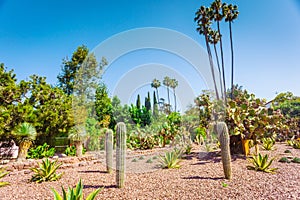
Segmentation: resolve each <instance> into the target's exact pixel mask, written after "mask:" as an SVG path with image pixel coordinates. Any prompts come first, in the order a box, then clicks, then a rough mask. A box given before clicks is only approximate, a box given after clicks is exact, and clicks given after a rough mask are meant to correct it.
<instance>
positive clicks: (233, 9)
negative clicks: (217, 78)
mask: <svg viewBox="0 0 300 200" xmlns="http://www.w3.org/2000/svg"><path fill="white" fill-rule="evenodd" d="M222 8H223V9H222V10H223V16H225V22H228V24H229V33H230V49H231V98H233V91H234V84H233V76H234V73H233V72H234V71H233V70H234V55H233V39H232V28H231V24H232V22H233V21H234V20H235V19H237V17H238V15H239V11H237V9H238V7H237V6H236V5H232V4H229V5H226V4H223V6H222Z"/></svg>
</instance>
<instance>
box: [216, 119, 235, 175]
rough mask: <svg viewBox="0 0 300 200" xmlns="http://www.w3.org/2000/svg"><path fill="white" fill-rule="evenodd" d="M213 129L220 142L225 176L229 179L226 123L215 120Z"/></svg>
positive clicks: (229, 165) (229, 162) (229, 158)
mask: <svg viewBox="0 0 300 200" xmlns="http://www.w3.org/2000/svg"><path fill="white" fill-rule="evenodd" d="M214 130H215V132H216V133H217V134H218V138H219V141H220V144H221V156H222V163H223V170H224V175H225V178H226V179H231V155H230V147H229V134H228V128H227V125H226V124H225V122H216V123H215V124H214Z"/></svg>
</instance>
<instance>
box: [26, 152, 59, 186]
mask: <svg viewBox="0 0 300 200" xmlns="http://www.w3.org/2000/svg"><path fill="white" fill-rule="evenodd" d="M61 165H62V163H59V164H58V163H57V160H55V161H53V162H51V161H50V160H49V159H48V158H46V159H45V160H42V163H39V167H38V168H36V167H34V168H31V169H30V170H31V171H33V172H35V174H34V175H32V178H31V181H33V182H37V183H41V182H44V181H56V180H58V179H60V178H61V176H62V173H60V174H56V170H57V169H58V168H59V167H60V166H61Z"/></svg>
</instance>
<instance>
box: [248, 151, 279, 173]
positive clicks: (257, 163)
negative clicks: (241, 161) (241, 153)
mask: <svg viewBox="0 0 300 200" xmlns="http://www.w3.org/2000/svg"><path fill="white" fill-rule="evenodd" d="M273 160H274V158H272V159H271V160H269V161H268V155H267V154H266V155H264V156H262V155H261V154H260V153H259V154H258V155H254V156H252V157H251V158H249V159H248V161H249V162H250V163H251V164H252V166H250V165H248V166H247V169H250V170H255V171H262V172H267V173H274V172H275V171H276V170H277V169H278V168H270V166H271V164H272V162H273Z"/></svg>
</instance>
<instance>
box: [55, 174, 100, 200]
mask: <svg viewBox="0 0 300 200" xmlns="http://www.w3.org/2000/svg"><path fill="white" fill-rule="evenodd" d="M61 188H62V192H63V196H60V194H58V192H57V191H56V190H55V189H53V188H52V192H53V193H54V200H82V199H83V184H82V182H81V179H80V180H79V182H78V183H77V185H76V188H70V187H69V188H68V192H66V191H65V189H64V188H63V187H61ZM101 189H102V188H98V189H97V190H94V191H93V192H91V193H90V194H89V195H88V196H87V198H86V200H93V199H95V197H96V195H97V194H98V193H99V192H100V190H101Z"/></svg>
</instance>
